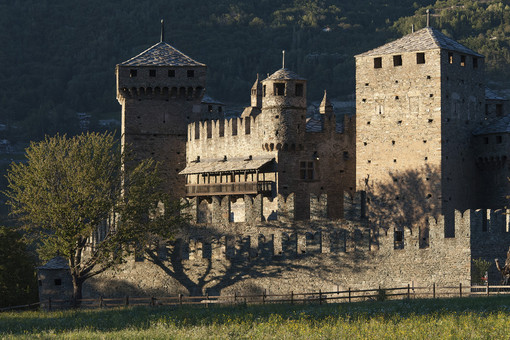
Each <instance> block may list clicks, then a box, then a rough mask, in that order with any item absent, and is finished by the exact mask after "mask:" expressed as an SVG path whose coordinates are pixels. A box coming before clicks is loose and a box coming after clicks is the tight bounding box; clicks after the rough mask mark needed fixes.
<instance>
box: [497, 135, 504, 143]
mask: <svg viewBox="0 0 510 340" xmlns="http://www.w3.org/2000/svg"><path fill="white" fill-rule="evenodd" d="M502 142H503V137H502V136H496V143H498V144H501V143H502Z"/></svg>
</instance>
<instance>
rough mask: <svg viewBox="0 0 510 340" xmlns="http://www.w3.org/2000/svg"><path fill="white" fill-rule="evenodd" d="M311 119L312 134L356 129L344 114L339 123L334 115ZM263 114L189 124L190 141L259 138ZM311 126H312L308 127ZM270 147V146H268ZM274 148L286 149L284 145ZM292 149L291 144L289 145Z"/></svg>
mask: <svg viewBox="0 0 510 340" xmlns="http://www.w3.org/2000/svg"><path fill="white" fill-rule="evenodd" d="M320 118H322V119H313V118H312V119H311V120H310V121H309V122H308V125H307V129H306V133H307V134H309V135H310V136H313V135H324V134H330V133H339V134H343V133H349V132H351V131H354V130H355V128H356V127H355V125H356V123H355V117H354V116H349V115H344V117H343V121H342V122H340V123H337V121H336V119H335V117H334V116H332V117H326V116H325V117H320ZM260 121H261V116H260V115H258V116H247V117H243V118H241V117H234V118H228V119H214V120H201V121H196V122H193V123H190V124H188V139H187V140H188V141H189V142H192V143H193V142H194V141H213V140H215V139H218V138H229V137H234V136H248V135H250V137H251V138H253V139H254V140H257V136H258V135H259V133H260V132H261V131H262V130H261V127H260ZM308 126H310V128H309V127H308ZM268 149H269V147H268ZM273 149H277V150H280V149H285V147H284V145H280V146H279V147H278V148H277V146H274V148H273ZM288 149H291V146H290V145H289V146H288Z"/></svg>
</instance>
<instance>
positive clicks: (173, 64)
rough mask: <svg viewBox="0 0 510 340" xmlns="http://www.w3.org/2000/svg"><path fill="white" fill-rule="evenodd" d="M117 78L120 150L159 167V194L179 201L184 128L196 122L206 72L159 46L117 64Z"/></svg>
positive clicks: (184, 158)
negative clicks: (166, 193) (130, 151)
mask: <svg viewBox="0 0 510 340" xmlns="http://www.w3.org/2000/svg"><path fill="white" fill-rule="evenodd" d="M162 40H163V39H162ZM116 76H117V100H118V101H119V103H120V104H121V105H122V130H121V131H122V145H123V147H124V146H126V145H128V146H129V147H130V148H131V149H133V150H134V152H135V155H136V158H137V159H144V158H153V159H154V160H156V161H158V162H159V163H160V171H161V174H162V177H163V180H164V188H165V189H166V190H167V191H169V192H171V193H172V195H173V197H174V198H176V199H178V198H180V197H183V196H184V195H185V182H184V178H183V176H179V171H181V170H183V169H184V167H185V165H186V135H187V125H188V123H190V122H192V121H195V120H198V119H199V118H200V113H201V100H202V97H203V93H204V89H205V83H206V66H205V65H204V64H202V63H199V62H197V61H195V60H193V59H191V58H190V57H188V56H186V55H184V54H183V53H182V52H180V51H178V50H177V49H175V48H173V47H172V46H170V45H169V44H167V43H165V42H163V41H161V42H159V43H157V44H156V45H154V46H152V47H150V48H149V49H147V50H145V51H143V52H142V53H140V54H139V55H137V56H135V57H133V58H131V59H129V60H127V61H125V62H123V63H121V64H118V65H117V68H116Z"/></svg>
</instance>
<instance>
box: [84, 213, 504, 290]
mask: <svg viewBox="0 0 510 340" xmlns="http://www.w3.org/2000/svg"><path fill="white" fill-rule="evenodd" d="M487 214H488V215H487V216H489V218H488V224H487V225H488V227H487V230H486V231H481V228H482V225H486V224H485V223H486V222H484V219H483V214H482V213H481V212H480V211H469V210H467V211H465V212H464V213H461V212H458V211H456V212H455V237H453V238H452V237H449V238H445V237H444V218H443V217H442V216H440V217H439V218H438V219H434V218H430V219H429V221H428V223H429V227H430V240H429V246H428V247H427V248H421V247H420V245H419V244H420V242H419V235H418V233H417V232H416V231H415V230H411V229H406V230H405V231H404V233H403V234H398V235H395V233H396V232H395V231H394V229H391V228H390V229H388V230H384V229H379V230H378V231H376V232H374V230H373V229H370V228H368V227H367V226H366V225H363V224H359V223H353V222H348V221H345V220H339V221H330V220H325V219H321V220H313V221H309V222H296V221H294V222H292V223H288V222H280V221H274V222H265V223H259V224H257V225H250V224H247V223H226V224H222V225H218V226H217V227H212V226H210V225H207V226H206V225H204V226H200V225H197V226H196V227H193V228H191V229H189V230H187V231H186V232H183V233H181V234H180V235H179V237H178V238H177V239H176V240H175V241H174V242H173V243H172V244H171V245H170V246H168V245H163V244H162V245H160V246H159V247H157V248H156V249H155V250H154V251H153V252H152V254H153V256H152V257H150V256H149V257H147V258H146V259H145V260H144V261H138V262H137V261H134V260H133V259H131V260H129V261H128V263H126V264H125V265H123V266H122V267H121V268H120V269H118V270H116V271H108V272H107V273H104V274H102V275H101V276H98V277H96V278H93V279H91V280H89V281H88V282H87V283H86V284H85V287H84V295H85V296H97V295H99V294H102V295H104V296H123V295H126V294H129V295H131V296H135V295H148V294H154V295H160V296H161V295H169V294H177V293H183V294H202V293H209V294H220V293H221V294H232V293H233V292H238V293H250V292H251V293H260V292H262V291H264V290H265V289H266V290H267V291H268V292H270V293H288V292H290V291H292V290H293V291H295V292H298V291H300V292H302V291H317V290H319V289H322V290H323V291H331V290H336V289H347V288H349V287H350V288H353V289H354V288H357V289H362V288H374V287H378V286H379V285H380V286H382V287H395V286H404V285H407V284H411V285H412V286H430V285H432V284H433V283H436V284H438V285H458V284H459V282H460V283H462V284H463V285H469V284H470V283H471V277H470V275H471V260H472V259H473V258H480V257H483V258H485V257H487V254H490V256H496V257H499V258H500V259H503V258H504V256H505V254H506V250H507V247H508V245H510V233H509V232H508V227H507V226H508V221H507V219H505V218H503V217H502V216H503V215H502V214H501V213H499V212H489V213H487ZM484 230H485V229H484ZM487 247H489V248H487ZM491 261H492V260H491ZM490 279H491V283H492V284H494V283H497V282H499V277H498V275H497V274H496V273H493V272H491V277H490Z"/></svg>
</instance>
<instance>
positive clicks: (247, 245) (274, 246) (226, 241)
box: [176, 210, 510, 260]
mask: <svg viewBox="0 0 510 340" xmlns="http://www.w3.org/2000/svg"><path fill="white" fill-rule="evenodd" d="M486 214H487V215H484V213H483V211H481V210H466V211H464V212H463V213H462V212H460V211H455V228H456V236H455V237H454V238H448V237H445V236H444V233H443V231H444V223H445V222H444V217H443V216H440V217H439V218H437V219H435V218H430V219H429V228H430V234H429V246H428V247H426V248H423V247H420V242H419V241H420V240H419V237H420V236H419V233H418V232H417V231H416V230H411V229H405V230H403V231H398V230H395V229H393V228H389V229H387V230H383V229H380V230H373V229H371V228H369V227H367V226H362V225H360V224H356V223H352V222H349V221H336V222H331V223H327V224H324V223H320V224H319V223H313V222H311V223H308V224H307V223H304V222H301V223H298V224H297V225H295V226H293V228H292V229H288V228H284V227H283V226H282V225H280V224H278V223H276V224H271V223H270V224H265V225H264V226H263V228H260V229H255V230H253V233H249V234H243V235H228V236H225V235H205V234H204V235H202V236H200V235H197V234H200V231H199V230H198V229H197V230H194V231H193V232H192V233H191V234H192V236H188V237H182V238H180V239H178V240H177V242H176V245H177V246H178V248H177V249H178V252H179V256H180V257H181V258H182V259H184V260H199V259H201V258H209V259H230V260H235V259H250V258H256V257H266V258H273V257H274V258H275V259H276V258H278V257H296V256H297V257H299V256H309V255H314V254H342V253H343V254H349V253H357V252H358V253H359V252H374V253H375V252H383V253H392V252H394V253H395V254H400V255H401V254H402V252H404V253H405V252H406V251H410V252H416V251H424V252H428V251H431V250H432V251H434V249H436V248H444V247H447V248H452V247H455V248H458V249H468V248H469V246H470V242H476V240H472V238H471V237H472V234H473V233H474V234H477V237H482V234H481V233H482V232H483V233H490V234H499V237H503V238H504V239H505V240H506V241H510V233H509V232H508V229H503V226H508V221H505V216H504V215H503V214H502V212H501V211H491V212H486ZM484 216H487V219H485V218H484ZM506 220H508V219H506ZM485 223H487V225H488V226H489V227H488V228H487V230H486V231H482V230H485V229H484V225H485ZM307 227H308V228H309V229H308V230H307Z"/></svg>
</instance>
